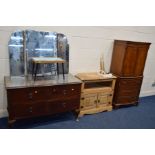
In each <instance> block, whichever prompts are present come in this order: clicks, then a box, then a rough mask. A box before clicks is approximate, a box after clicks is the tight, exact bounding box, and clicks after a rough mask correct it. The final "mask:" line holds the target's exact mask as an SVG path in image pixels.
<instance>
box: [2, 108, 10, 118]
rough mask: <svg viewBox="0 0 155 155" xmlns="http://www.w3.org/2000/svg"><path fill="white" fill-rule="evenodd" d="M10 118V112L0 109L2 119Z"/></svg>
mask: <svg viewBox="0 0 155 155" xmlns="http://www.w3.org/2000/svg"><path fill="white" fill-rule="evenodd" d="M7 116H8V112H7V110H5V109H0V118H2V117H7Z"/></svg>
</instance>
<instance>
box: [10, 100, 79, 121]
mask: <svg viewBox="0 0 155 155" xmlns="http://www.w3.org/2000/svg"><path fill="white" fill-rule="evenodd" d="M79 106H80V99H79V98H77V99H72V100H64V101H57V102H46V101H45V102H38V103H37V102H35V103H31V104H15V105H13V106H12V107H11V108H8V111H9V117H10V118H12V119H18V118H28V117H33V116H42V115H50V114H57V113H62V112H67V111H71V110H75V109H78V108H79Z"/></svg>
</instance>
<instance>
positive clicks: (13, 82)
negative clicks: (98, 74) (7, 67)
mask: <svg viewBox="0 0 155 155" xmlns="http://www.w3.org/2000/svg"><path fill="white" fill-rule="evenodd" d="M4 82H5V87H6V89H15V88H28V87H43V86H54V85H67V84H80V83H81V80H79V79H78V78H76V77H74V76H73V75H71V74H65V79H63V76H62V75H59V76H53V77H52V78H51V77H50V78H48V79H46V80H45V79H42V80H35V81H34V80H33V79H32V78H30V77H19V76H18V77H11V76H6V77H4Z"/></svg>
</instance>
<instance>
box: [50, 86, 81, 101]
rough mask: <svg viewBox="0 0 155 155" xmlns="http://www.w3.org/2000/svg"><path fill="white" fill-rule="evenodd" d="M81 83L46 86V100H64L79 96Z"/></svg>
mask: <svg viewBox="0 0 155 155" xmlns="http://www.w3.org/2000/svg"><path fill="white" fill-rule="evenodd" d="M80 92H81V84H78V85H75V84H74V85H61V86H53V87H49V88H48V100H51V101H54V100H64V99H67V98H77V97H80Z"/></svg>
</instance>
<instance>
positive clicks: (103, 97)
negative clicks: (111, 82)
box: [97, 93, 112, 106]
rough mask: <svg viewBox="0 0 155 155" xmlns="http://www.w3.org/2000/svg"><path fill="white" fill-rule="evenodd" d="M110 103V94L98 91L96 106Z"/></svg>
mask: <svg viewBox="0 0 155 155" xmlns="http://www.w3.org/2000/svg"><path fill="white" fill-rule="evenodd" d="M110 104H112V94H105V93H99V94H98V102H97V105H98V106H107V105H110Z"/></svg>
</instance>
